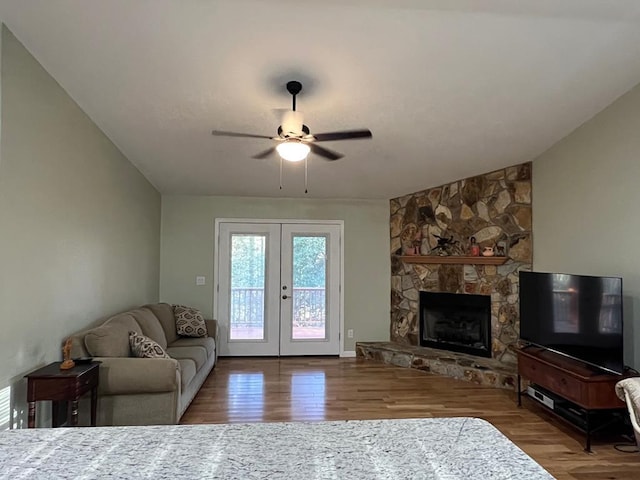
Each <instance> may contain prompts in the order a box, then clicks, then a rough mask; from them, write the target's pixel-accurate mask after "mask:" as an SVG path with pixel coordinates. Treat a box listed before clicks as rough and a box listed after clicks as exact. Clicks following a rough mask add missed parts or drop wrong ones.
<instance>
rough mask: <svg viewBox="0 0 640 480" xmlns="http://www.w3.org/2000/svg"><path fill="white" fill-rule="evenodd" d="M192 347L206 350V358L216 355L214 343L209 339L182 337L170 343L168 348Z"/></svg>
mask: <svg viewBox="0 0 640 480" xmlns="http://www.w3.org/2000/svg"><path fill="white" fill-rule="evenodd" d="M194 345H198V346H200V347H204V348H206V349H207V355H208V356H211V355H215V353H216V341H215V340H214V339H213V338H211V337H201V338H191V337H183V338H179V339H178V340H176V341H175V342H173V343H171V344H170V345H169V347H192V346H194Z"/></svg>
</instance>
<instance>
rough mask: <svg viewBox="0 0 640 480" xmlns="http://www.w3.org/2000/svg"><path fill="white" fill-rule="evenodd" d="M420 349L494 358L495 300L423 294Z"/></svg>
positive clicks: (480, 296)
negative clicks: (493, 304)
mask: <svg viewBox="0 0 640 480" xmlns="http://www.w3.org/2000/svg"><path fill="white" fill-rule="evenodd" d="M420 345H421V346H423V347H432V348H438V349H440V350H450V351H454V352H461V353H469V354H471V355H476V356H479V357H488V358H491V297H490V296H488V295H472V294H463V293H446V292H420Z"/></svg>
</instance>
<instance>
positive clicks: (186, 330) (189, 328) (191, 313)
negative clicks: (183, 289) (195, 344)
mask: <svg viewBox="0 0 640 480" xmlns="http://www.w3.org/2000/svg"><path fill="white" fill-rule="evenodd" d="M173 315H174V316H175V317H176V331H177V332H178V335H182V336H183V337H206V336H207V325H206V324H205V323H204V317H203V316H202V313H200V310H196V309H195V308H191V307H185V306H184V305H174V306H173Z"/></svg>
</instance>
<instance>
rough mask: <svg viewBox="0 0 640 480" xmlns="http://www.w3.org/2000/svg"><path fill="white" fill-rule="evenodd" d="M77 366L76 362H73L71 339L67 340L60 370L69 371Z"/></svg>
mask: <svg viewBox="0 0 640 480" xmlns="http://www.w3.org/2000/svg"><path fill="white" fill-rule="evenodd" d="M75 366H76V362H74V361H73V360H71V339H70V338H67V341H66V342H64V347H62V363H61V364H60V370H69V369H71V368H73V367H75Z"/></svg>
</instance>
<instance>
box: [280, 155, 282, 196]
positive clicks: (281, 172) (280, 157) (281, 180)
mask: <svg viewBox="0 0 640 480" xmlns="http://www.w3.org/2000/svg"><path fill="white" fill-rule="evenodd" d="M280 190H282V157H280Z"/></svg>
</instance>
